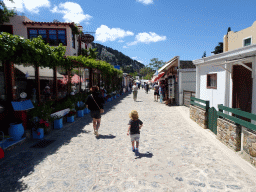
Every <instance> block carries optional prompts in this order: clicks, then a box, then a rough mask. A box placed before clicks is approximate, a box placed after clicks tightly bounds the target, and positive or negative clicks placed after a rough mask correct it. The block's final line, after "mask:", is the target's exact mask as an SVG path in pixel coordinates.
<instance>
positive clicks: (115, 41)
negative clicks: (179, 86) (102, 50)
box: [4, 0, 256, 65]
mask: <svg viewBox="0 0 256 192" xmlns="http://www.w3.org/2000/svg"><path fill="white" fill-rule="evenodd" d="M4 2H5V3H6V5H7V6H8V7H16V9H17V10H18V11H20V12H24V13H25V16H26V17H28V18H29V19H31V20H33V21H45V22H47V21H48V22H50V21H53V20H54V19H57V20H59V21H61V22H75V23H80V25H82V26H83V28H84V31H89V32H96V34H95V41H94V42H95V43H100V44H102V45H105V46H107V47H111V48H113V49H116V50H118V51H120V52H122V53H124V54H125V55H127V56H129V57H131V58H133V59H135V60H137V61H140V62H142V63H143V64H145V65H148V64H149V62H150V59H152V58H158V59H159V60H163V61H165V62H166V61H169V60H170V59H172V58H173V57H174V56H180V59H181V60H195V59H200V58H201V57H202V55H203V53H204V51H206V55H207V56H210V55H211V52H212V51H213V50H214V47H215V46H216V45H218V42H222V41H223V36H224V35H225V34H226V33H227V29H228V27H231V30H232V31H240V30H242V29H245V28H247V27H250V26H251V25H252V24H253V22H254V21H255V20H256V17H255V5H256V2H255V1H253V0H247V1H241V0H237V1H233V0H232V1H231V0H215V1H205V0H194V1H191V0H179V1H175V0H72V1H58V0H40V1H35V0H14V2H15V3H14V4H12V3H10V2H9V1H8V0H4Z"/></svg>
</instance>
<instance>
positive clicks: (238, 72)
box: [232, 63, 252, 113]
mask: <svg viewBox="0 0 256 192" xmlns="http://www.w3.org/2000/svg"><path fill="white" fill-rule="evenodd" d="M246 65H247V66H248V67H250V68H252V64H251V63H250V64H246ZM232 102H233V103H232V107H233V108H239V109H240V110H242V111H246V112H249V113H250V112H251V108H252V72H251V71H250V70H248V69H246V68H245V67H243V66H241V65H234V66H233V99H232Z"/></svg>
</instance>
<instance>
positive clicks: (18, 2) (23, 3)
mask: <svg viewBox="0 0 256 192" xmlns="http://www.w3.org/2000/svg"><path fill="white" fill-rule="evenodd" d="M4 3H5V5H6V6H7V7H8V8H14V7H15V8H16V10H17V11H21V12H23V11H24V8H26V9H27V10H28V11H30V12H33V13H39V8H40V7H50V1H49V0H40V1H35V0H13V3H12V2H11V1H9V0H4Z"/></svg>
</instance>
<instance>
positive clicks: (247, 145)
mask: <svg viewBox="0 0 256 192" xmlns="http://www.w3.org/2000/svg"><path fill="white" fill-rule="evenodd" d="M242 133H243V134H242V141H243V152H245V153H246V154H247V156H246V159H248V160H249V161H250V162H251V163H252V164H253V165H254V166H256V132H255V131H253V130H249V129H247V128H245V127H242Z"/></svg>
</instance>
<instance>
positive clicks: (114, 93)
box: [112, 91, 116, 99]
mask: <svg viewBox="0 0 256 192" xmlns="http://www.w3.org/2000/svg"><path fill="white" fill-rule="evenodd" d="M112 95H113V98H114V99H116V91H114V92H113V93H112Z"/></svg>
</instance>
